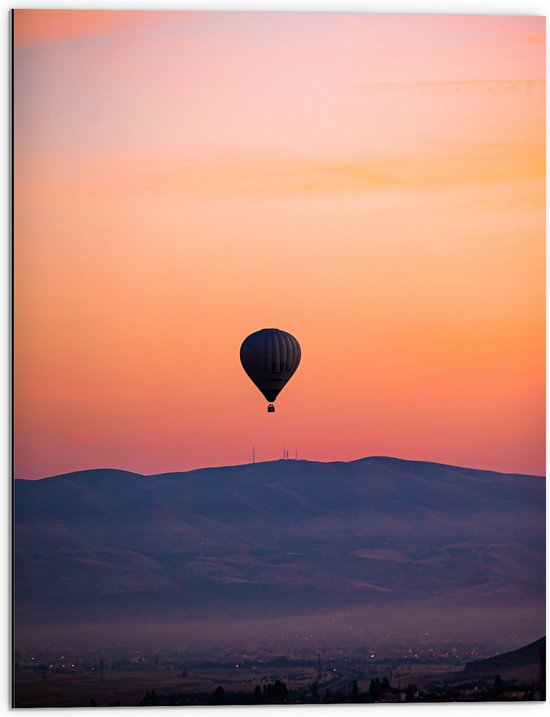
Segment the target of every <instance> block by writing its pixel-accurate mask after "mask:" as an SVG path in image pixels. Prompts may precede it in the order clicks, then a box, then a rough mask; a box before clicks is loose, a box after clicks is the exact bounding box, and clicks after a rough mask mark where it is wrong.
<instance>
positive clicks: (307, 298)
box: [15, 10, 545, 478]
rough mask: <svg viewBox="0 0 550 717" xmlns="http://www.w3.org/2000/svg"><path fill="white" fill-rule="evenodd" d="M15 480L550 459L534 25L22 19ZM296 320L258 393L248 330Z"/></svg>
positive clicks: (509, 464) (308, 18)
mask: <svg viewBox="0 0 550 717" xmlns="http://www.w3.org/2000/svg"><path fill="white" fill-rule="evenodd" d="M15 30H16V54H15V200H16V208H15V302H16V304H15V312H16V316H15V321H16V323H15V439H16V456H15V460H16V476H17V477H25V478H35V477H42V476H45V475H51V474H54V473H59V472H63V471H69V470H74V469H81V468H91V467H104V466H109V467H118V468H125V469H128V470H135V471H138V472H144V473H153V472H160V471H167V470H177V469H182V470H183V469H188V468H194V467H199V466H206V465H223V464H230V463H239V462H246V461H248V460H249V459H250V455H251V447H252V445H255V446H256V455H257V457H258V459H259V460H268V459H272V458H277V457H279V456H280V455H281V453H282V447H283V445H286V446H287V447H288V448H289V449H290V450H291V452H293V451H294V449H295V448H298V451H299V454H300V456H302V457H305V458H310V459H316V460H350V459H353V458H359V457H362V456H366V455H373V454H374V455H380V454H384V455H393V456H398V457H403V458H418V459H424V460H435V461H442V462H448V463H454V464H461V465H468V466H474V467H486V468H495V469H498V470H504V471H522V472H529V473H543V472H544V470H545V417H544V416H545V383H544V381H545V376H544V369H545V353H544V344H545V309H544V290H545V284H544V282H545V275H544V263H545V183H544V181H545V179H544V171H545V145H544V143H545V82H544V79H545V56H544V48H545V20H544V18H541V17H498V16H479V17H476V16H414V15H408V16H407V15H368V14H325V13H315V14H307V13H296V14H294V13H223V12H211V13H189V12H186V13H184V12H181V13H180V12H167V13H163V12H127V11H117V12H110V11H88V12H79V11H30V10H17V11H16V16H15ZM268 326H277V327H279V328H281V329H285V330H287V331H290V332H291V333H293V334H294V335H295V336H296V337H297V338H298V340H299V341H300V343H301V345H302V350H303V360H302V364H301V366H300V367H299V369H298V372H297V373H296V375H295V376H294V378H293V379H292V381H291V382H290V383H289V385H288V386H287V387H286V388H285V390H284V391H283V392H282V393H281V395H280V397H279V399H278V401H277V411H276V413H275V414H273V415H268V414H267V413H266V411H265V402H264V401H263V398H262V396H261V395H260V393H259V392H258V391H257V390H256V389H255V388H254V386H253V385H252V384H251V383H250V382H249V380H248V378H247V377H246V375H245V374H244V372H243V371H242V368H241V366H240V363H239V358H238V356H239V347H240V344H241V342H242V340H243V339H244V337H245V336H247V335H248V334H249V333H251V332H252V331H255V330H257V329H260V328H263V327H268Z"/></svg>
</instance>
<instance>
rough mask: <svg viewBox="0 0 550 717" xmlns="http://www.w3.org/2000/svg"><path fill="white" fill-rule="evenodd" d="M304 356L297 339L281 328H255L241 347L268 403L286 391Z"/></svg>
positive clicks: (245, 363)
mask: <svg viewBox="0 0 550 717" xmlns="http://www.w3.org/2000/svg"><path fill="white" fill-rule="evenodd" d="M301 357H302V351H301V349H300V344H299V343H298V341H297V340H296V339H295V338H294V336H292V334H289V333H287V332H286V331H281V330H280V329H261V330H260V331H255V332H254V333H253V334H250V336H247V337H246V339H245V340H244V341H243V343H242V346H241V363H242V365H243V368H244V370H245V371H246V373H247V374H248V375H249V377H250V379H251V380H252V381H253V382H254V383H255V384H256V386H257V387H258V388H259V389H260V391H261V392H262V393H263V395H264V396H265V398H266V400H267V401H269V402H272V401H274V400H275V399H276V398H277V396H278V395H279V393H280V392H281V391H282V390H283V388H284V386H285V384H286V383H287V381H288V380H289V379H290V378H291V376H292V374H293V373H294V372H295V371H296V369H297V368H298V364H299V363H300V359H301Z"/></svg>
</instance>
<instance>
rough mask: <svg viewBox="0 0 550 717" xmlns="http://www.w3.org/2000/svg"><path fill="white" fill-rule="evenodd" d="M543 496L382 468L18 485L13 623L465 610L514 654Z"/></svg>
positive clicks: (509, 479) (264, 466) (533, 595)
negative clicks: (506, 636)
mask: <svg viewBox="0 0 550 717" xmlns="http://www.w3.org/2000/svg"><path fill="white" fill-rule="evenodd" d="M544 491H545V481H544V479H543V478H541V477H534V476H525V475H510V474H502V473H495V472H490V471H477V470H471V469H466V468H459V467H454V466H446V465H439V464H435V463H425V462H417V461H404V460H398V459H393V458H382V457H372V458H365V459H363V460H358V461H353V462H349V463H342V462H337V463H316V462H310V461H293V460H287V461H275V462H268V463H257V464H255V465H251V464H250V465H243V466H233V467H225V468H214V469H205V470H197V471H191V472H187V473H168V474H163V475H155V476H143V475H138V474H135V473H129V472H126V471H118V470H110V469H105V470H91V471H81V472H77V473H69V474H66V475H61V476H55V477H51V478H45V479H42V480H37V481H26V480H18V481H16V485H15V530H16V551H17V552H16V555H17V557H16V590H17V607H18V610H17V618H18V623H19V624H20V625H21V626H25V625H29V626H30V625H32V624H40V625H42V626H47V625H49V624H55V623H59V622H60V621H62V622H63V623H65V624H66V623H67V622H68V621H75V620H76V621H80V620H84V621H88V622H89V621H93V620H96V621H102V620H114V619H122V618H128V619H130V618H132V617H135V618H136V619H138V618H139V619H141V618H143V617H144V616H145V617H146V618H147V620H148V621H149V622H150V623H152V622H154V621H155V620H162V621H164V622H166V621H168V622H169V621H170V620H181V619H184V618H191V617H192V618H193V619H198V618H212V617H214V618H215V619H220V617H227V618H231V619H234V620H237V619H245V618H246V619H249V618H252V617H255V616H256V617H260V618H265V617H266V616H273V617H279V618H287V617H289V616H290V617H295V616H297V615H308V614H313V613H320V614H321V613H326V614H332V613H334V614H336V612H335V611H342V610H344V611H345V610H348V611H350V610H351V611H352V612H353V611H356V612H357V610H359V613H360V611H361V610H365V609H368V610H374V609H375V608H377V609H385V610H393V611H394V612H393V613H392V615H394V616H395V620H396V624H397V622H399V619H404V616H405V615H407V616H408V617H409V618H411V620H412V621H413V623H414V619H415V615H417V616H418V615H420V612H418V611H422V610H426V609H430V610H432V611H433V614H434V615H435V614H436V613H437V614H441V615H443V614H448V616H449V618H450V619H451V621H452V620H453V616H455V618H460V615H466V613H464V610H467V609H471V610H476V611H478V613H479V614H481V615H483V614H484V611H485V612H486V613H487V615H488V618H487V619H488V621H489V622H490V621H491V619H492V618H491V617H490V614H491V613H494V615H493V617H495V615H496V614H497V613H499V614H501V615H502V616H504V614H505V612H506V611H508V612H507V613H506V614H509V615H510V616H512V619H513V617H514V616H515V615H519V614H521V615H523V616H524V618H522V619H525V620H527V621H528V622H529V620H530V621H531V622H529V627H527V623H525V630H523V632H522V631H521V629H520V630H516V633H517V638H516V639H517V644H521V642H525V641H527V639H532V638H533V637H534V636H536V634H537V633H538V634H541V632H543V631H544V584H545V577H544V570H545V559H544V547H545V546H544V542H545V523H544V519H545V492H544ZM415 611H416V612H415ZM359 613H357V614H359ZM527 616H530V617H527ZM541 616H542V617H541ZM392 619H393V618H392ZM481 619H483V618H481ZM503 619H504V618H503ZM507 619H508V618H506V620H507ZM540 620H542V624H540V625H539V622H540ZM455 622H456V619H455ZM520 622H521V621H520ZM520 628H521V625H520ZM499 629H500V628H499ZM530 631H531V632H530ZM532 631H534V635H533V634H532Z"/></svg>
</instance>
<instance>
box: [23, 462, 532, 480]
mask: <svg viewBox="0 0 550 717" xmlns="http://www.w3.org/2000/svg"><path fill="white" fill-rule="evenodd" d="M367 461H384V462H387V463H390V464H391V463H397V464H410V465H413V464H414V465H418V466H433V467H437V468H452V469H458V470H461V471H468V472H472V473H496V474H499V475H504V476H522V477H525V478H540V479H543V480H544V479H545V478H546V476H545V475H539V474H536V473H514V472H511V471H499V470H494V469H489V468H473V467H469V466H460V465H456V464H453V463H440V462H438V461H427V460H416V459H409V458H397V457H395V456H383V455H372V456H364V457H362V458H354V459H352V460H350V461H315V460H310V459H307V458H277V459H273V460H269V461H256V462H255V463H236V464H232V465H228V466H204V467H201V468H190V469H188V470H173V471H163V472H161V473H138V472H137V471H129V470H126V469H123V468H109V467H102V468H83V469H79V470H75V471H67V472H64V473H58V474H54V475H47V476H43V477H41V478H15V480H16V481H28V482H32V481H44V480H52V479H56V478H67V477H69V476H72V477H74V476H84V475H86V474H92V473H110V474H121V475H135V476H140V477H144V478H155V477H163V476H172V475H186V474H189V473H199V472H201V471H216V470H230V469H237V468H245V467H248V466H259V465H273V464H288V463H308V464H313V465H350V464H354V463H364V462H367Z"/></svg>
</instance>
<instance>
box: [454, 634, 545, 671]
mask: <svg viewBox="0 0 550 717" xmlns="http://www.w3.org/2000/svg"><path fill="white" fill-rule="evenodd" d="M545 653H546V637H541V638H540V639H538V640H535V642H532V643H530V644H529V645H525V646H524V647H520V648H519V650H514V651H513V652H505V653H503V654H502V655H495V657H490V658H488V659H487V660H474V661H473V662H468V663H466V666H465V667H464V672H463V674H464V676H465V677H466V676H467V677H470V676H471V675H475V676H476V677H478V676H481V675H498V674H500V675H501V677H502V676H506V675H507V674H508V673H509V672H512V673H513V674H515V673H517V672H518V671H520V670H523V669H525V668H528V669H530V671H531V672H532V673H533V675H534V677H533V679H537V677H538V674H539V670H540V667H541V657H543V656H544V655H545Z"/></svg>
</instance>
